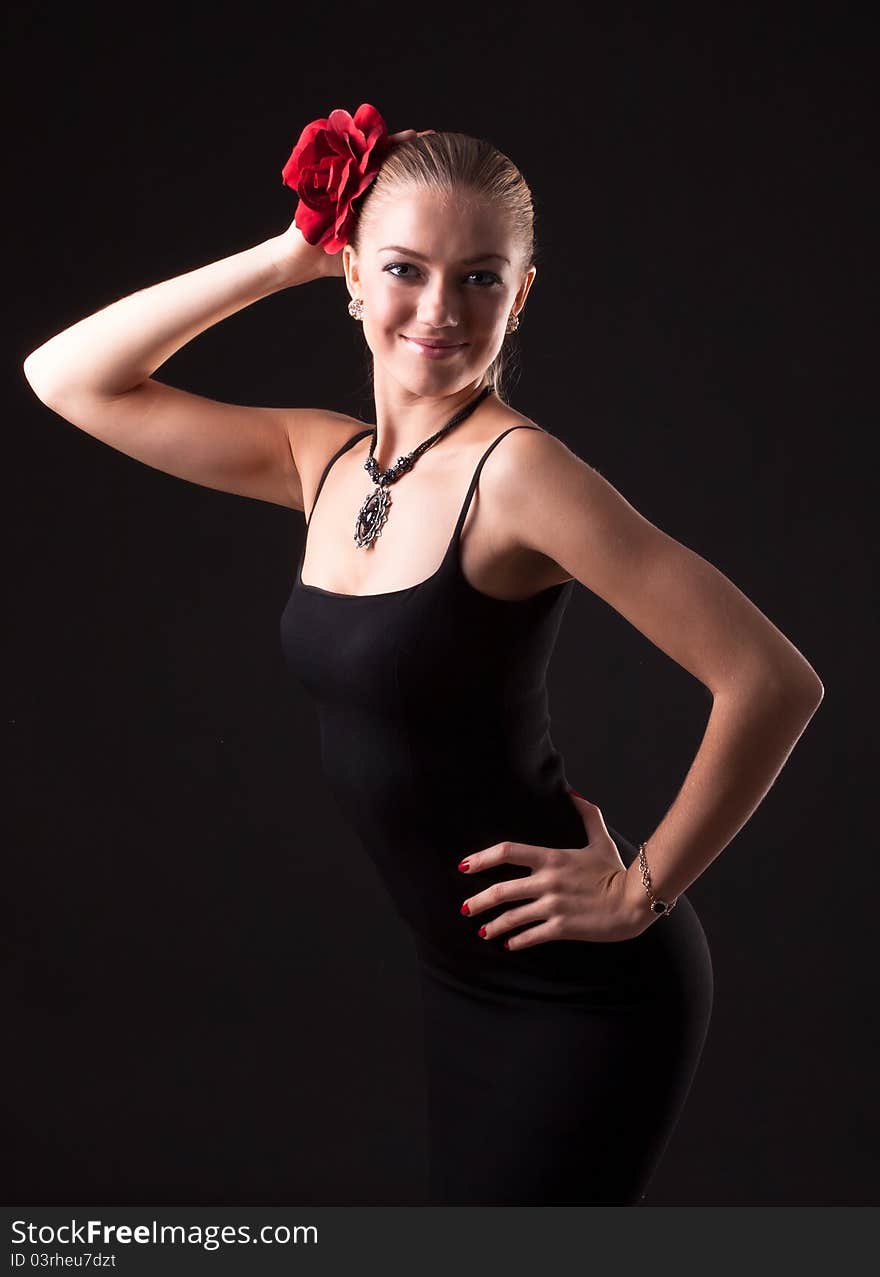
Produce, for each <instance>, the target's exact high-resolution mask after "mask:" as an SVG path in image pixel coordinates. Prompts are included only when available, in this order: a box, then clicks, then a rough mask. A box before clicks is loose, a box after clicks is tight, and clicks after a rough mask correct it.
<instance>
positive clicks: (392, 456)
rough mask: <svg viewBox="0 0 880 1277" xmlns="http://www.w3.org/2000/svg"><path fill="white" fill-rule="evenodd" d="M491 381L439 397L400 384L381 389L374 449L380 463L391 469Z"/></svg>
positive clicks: (483, 379) (378, 395)
mask: <svg viewBox="0 0 880 1277" xmlns="http://www.w3.org/2000/svg"><path fill="white" fill-rule="evenodd" d="M487 384H488V378H487V377H485V376H482V377H478V378H477V379H476V380H475V381H472V382H470V383H469V384H468V385H467V386H465V387H463V389H461V390H457V391H456V392H455V393H454V394H451V395H437V396H429V395H415V394H412V393H411V392H410V391H408V390H405V389H404V388H403V387H402V386H400V385H395V386H392V387H387V388H386V389H385V390H384V391H383V392H381V393H380V391H379V389H378V388H377V392H376V446H375V448H374V449H373V457H374V459H375V461H376V464H377V465H378V466H380V467H381V469H383V470H387V469H388V467H389V466H392V465H393V464H394V462H395V461H396V460H397V459H398V457H402V456H405V455H406V454H407V453H410V452H413V451H414V450H415V449H416V448H417V447H418V446H419V444H420V443H423V442H424V440H425V439H430V437H431V435H433V434H436V432H437V431H438V430H440V429H442V427H443V426H445V425H446V423H447V422H448V421H449V420H450V419H451V418H452V417H454V416H455V414H456V413H457V412H460V411H461V410H462V408H465V407H467V405H468V404H469V403H472V402H473V401H474V399H476V398H477V396H478V395H479V393H480V391H481V390H483V388H484V387H485V386H486V385H487ZM486 399H487V400H488V399H491V395H487V396H486ZM464 424H465V422H462V425H464ZM454 429H455V428H453V431H452V433H454Z"/></svg>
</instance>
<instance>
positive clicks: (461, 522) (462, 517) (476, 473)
mask: <svg viewBox="0 0 880 1277" xmlns="http://www.w3.org/2000/svg"><path fill="white" fill-rule="evenodd" d="M540 429H541V427H540V426H523V425H519V426H508V428H507V429H506V430H504V431H502V433H501V434H500V435H498V437H497V439H493V440H492V442H491V443H490V444H489V447H488V448H487V449H486V451H485V452H484V453H483V455H482V457H480V460H479V461H478V462H477V468H476V470H474V475H473V478H472V479H471V482H470V486H469V487H468V490H467V494H466V496H465V499H464V502H463V503H462V507H461V512H460V514H459V516H458V522H457V523H456V525H455V531H454V532H453V534H452V544H453V545H454V544H455V543H456V542H457V541H458V539H459V537H460V536H461V530H462V528H463V527H464V521H465V519H466V518H467V512H468V510H469V509H470V504H471V499H472V497H473V495H474V492H475V490H476V487H477V484H478V482H479V480H480V471H481V470H482V469H483V466H484V464H485V462H486V458H487V457H488V455H489V453H490V452H491V451H492V449H493V448H494V447H495V446H496V445H497V444H499V443H500V442H501V440H502V439H503V438H504V436H505V435H509V434H510V432H511V430H540Z"/></svg>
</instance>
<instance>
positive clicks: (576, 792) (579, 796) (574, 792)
mask: <svg viewBox="0 0 880 1277" xmlns="http://www.w3.org/2000/svg"><path fill="white" fill-rule="evenodd" d="M569 793H571V794H577V796H578V798H583V797H584V796H583V794H579V793H578V791H577V790H576V789H572V788H571V786H569ZM584 802H586V799H585V798H584Z"/></svg>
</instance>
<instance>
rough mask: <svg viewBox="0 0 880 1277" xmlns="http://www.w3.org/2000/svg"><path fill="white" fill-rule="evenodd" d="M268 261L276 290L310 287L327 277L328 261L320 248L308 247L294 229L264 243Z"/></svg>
mask: <svg viewBox="0 0 880 1277" xmlns="http://www.w3.org/2000/svg"><path fill="white" fill-rule="evenodd" d="M263 247H264V248H265V250H266V254H267V260H268V262H269V263H270V266H271V270H272V274H273V276H274V282H275V289H276V291H280V290H281V289H283V288H295V287H296V285H297V284H309V283H311V282H312V280H313V279H322V278H324V277H325V276H326V275H328V274H329V273H331V272H330V271H329V269H328V265H329V258H328V255H327V254H326V253H325V252H324V250H323V248H321V247H320V246H314V245H312V244H309V243H308V241H307V240H306V239H304V238H303V236H302V234H301V232H300V231H299V229H298V228H297V227H294V226H291V227H290V229H289V230H287V231H284V232H283V233H282V234H281V235H273V236H272V237H271V238H270V239H267V240H266V241H265V242H264V245H263Z"/></svg>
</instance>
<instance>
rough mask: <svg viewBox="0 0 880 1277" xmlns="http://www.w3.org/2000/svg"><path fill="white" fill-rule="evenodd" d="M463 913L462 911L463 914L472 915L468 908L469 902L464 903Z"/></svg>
mask: <svg viewBox="0 0 880 1277" xmlns="http://www.w3.org/2000/svg"><path fill="white" fill-rule="evenodd" d="M461 911H462V913H470V909H469V908H468V902H467V901H465V902H464V904H463V905H462V906H461Z"/></svg>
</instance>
